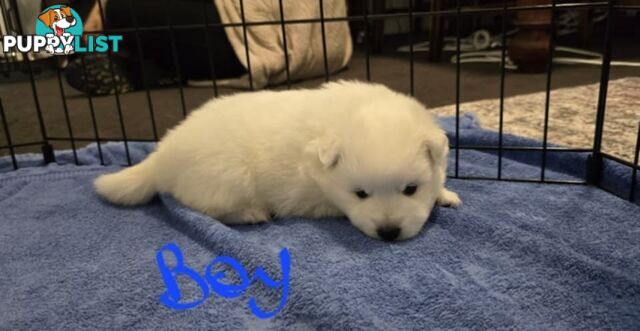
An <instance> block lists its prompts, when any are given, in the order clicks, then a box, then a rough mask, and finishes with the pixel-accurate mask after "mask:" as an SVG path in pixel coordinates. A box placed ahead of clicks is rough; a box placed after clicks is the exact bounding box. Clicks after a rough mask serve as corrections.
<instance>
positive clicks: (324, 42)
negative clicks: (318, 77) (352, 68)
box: [318, 0, 329, 82]
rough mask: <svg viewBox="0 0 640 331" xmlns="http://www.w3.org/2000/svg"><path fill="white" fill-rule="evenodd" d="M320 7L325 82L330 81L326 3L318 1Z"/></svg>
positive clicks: (321, 0)
mask: <svg viewBox="0 0 640 331" xmlns="http://www.w3.org/2000/svg"><path fill="white" fill-rule="evenodd" d="M318 1H319V5H320V30H321V31H322V56H323V59H324V80H325V81H327V82H328V81H329V59H328V58H327V36H326V34H327V32H326V31H325V26H324V1H323V0H318Z"/></svg>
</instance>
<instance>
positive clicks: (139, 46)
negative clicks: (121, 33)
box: [98, 0, 158, 140]
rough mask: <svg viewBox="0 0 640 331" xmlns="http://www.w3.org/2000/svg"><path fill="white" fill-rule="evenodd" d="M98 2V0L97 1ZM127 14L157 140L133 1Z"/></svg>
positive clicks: (154, 118) (156, 135)
mask: <svg viewBox="0 0 640 331" xmlns="http://www.w3.org/2000/svg"><path fill="white" fill-rule="evenodd" d="M98 1H100V0H98ZM129 14H130V15H131V22H132V23H133V26H134V28H135V31H134V34H135V36H136V45H137V47H136V48H137V49H138V60H139V61H140V71H141V73H142V86H143V87H144V91H145V93H146V96H147V105H148V107H149V116H150V118H151V128H152V130H153V138H154V139H155V140H158V128H157V126H156V116H155V111H154V109H153V100H152V99H151V91H150V90H149V82H148V81H147V75H146V72H147V71H146V69H145V64H144V51H143V49H142V39H141V38H140V29H139V24H138V18H137V17H136V12H135V8H134V4H133V1H130V2H129Z"/></svg>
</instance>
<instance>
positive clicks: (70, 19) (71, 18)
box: [66, 16, 76, 23]
mask: <svg viewBox="0 0 640 331" xmlns="http://www.w3.org/2000/svg"><path fill="white" fill-rule="evenodd" d="M66 20H67V22H69V23H73V22H75V21H76V19H75V18H73V17H72V16H67V17H66Z"/></svg>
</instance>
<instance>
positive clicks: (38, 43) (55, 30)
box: [2, 5, 122, 55]
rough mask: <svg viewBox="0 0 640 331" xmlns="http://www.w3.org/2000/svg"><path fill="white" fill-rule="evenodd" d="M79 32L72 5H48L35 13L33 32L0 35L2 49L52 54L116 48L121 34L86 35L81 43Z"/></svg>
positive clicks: (80, 30)
mask: <svg viewBox="0 0 640 331" xmlns="http://www.w3.org/2000/svg"><path fill="white" fill-rule="evenodd" d="M82 33H83V29H82V19H81V18H80V15H78V13H77V12H76V11H75V10H73V8H71V7H68V6H64V5H56V6H51V7H48V8H47V9H45V10H44V11H43V12H42V13H40V15H39V16H38V20H37V22H36V34H35V35H24V36H15V35H6V36H3V37H2V51H3V52H4V53H9V52H12V51H16V50H17V51H18V52H21V53H28V52H34V53H40V52H46V53H49V54H53V55H68V54H72V53H105V52H108V51H109V50H111V51H113V52H118V51H119V43H120V41H122V36H121V35H109V36H106V35H89V36H87V37H86V45H83V44H82Z"/></svg>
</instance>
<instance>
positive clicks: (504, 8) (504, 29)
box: [498, 0, 508, 179]
mask: <svg viewBox="0 0 640 331" xmlns="http://www.w3.org/2000/svg"><path fill="white" fill-rule="evenodd" d="M507 7H508V3H507V0H503V1H502V51H501V57H500V124H499V128H498V135H499V136H498V148H499V149H498V179H501V178H502V143H503V142H502V139H503V133H504V78H505V75H506V68H505V67H506V66H505V64H506V63H505V62H506V53H507V19H508V12H507Z"/></svg>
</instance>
